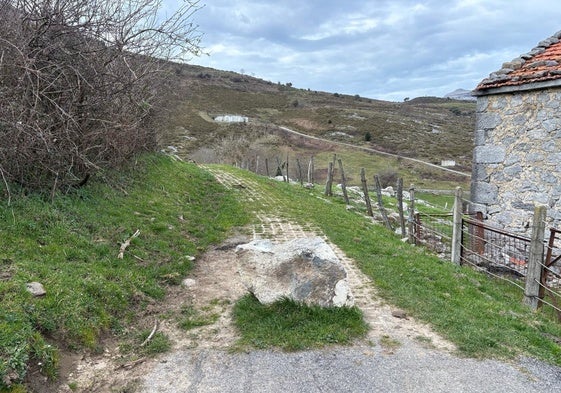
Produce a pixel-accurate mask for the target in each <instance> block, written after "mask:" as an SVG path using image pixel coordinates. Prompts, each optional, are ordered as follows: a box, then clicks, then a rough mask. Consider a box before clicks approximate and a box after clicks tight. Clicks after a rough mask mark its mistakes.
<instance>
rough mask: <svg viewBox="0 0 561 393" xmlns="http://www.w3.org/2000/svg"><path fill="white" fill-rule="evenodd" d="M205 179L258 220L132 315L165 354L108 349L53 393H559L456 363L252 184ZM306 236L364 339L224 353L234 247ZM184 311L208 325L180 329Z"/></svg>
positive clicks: (238, 291)
mask: <svg viewBox="0 0 561 393" xmlns="http://www.w3.org/2000/svg"><path fill="white" fill-rule="evenodd" d="M210 170H211V171H212V172H213V173H214V175H215V176H216V177H217V179H218V180H219V181H220V182H221V183H223V184H224V185H225V186H226V187H229V188H231V189H232V190H236V192H238V194H239V195H238V196H239V198H244V199H245V200H248V201H250V202H251V206H252V207H253V209H254V212H255V214H256V220H255V221H254V222H253V223H252V224H251V225H249V226H247V227H246V228H243V229H240V231H239V233H237V234H233V235H232V236H231V237H230V239H228V240H227V241H226V242H224V243H223V244H221V245H219V246H217V247H215V248H214V249H211V250H209V251H208V252H206V253H205V254H204V255H203V256H201V257H200V258H199V259H197V260H196V261H195V267H194V269H193V271H192V272H191V273H190V274H189V276H188V278H187V279H186V280H185V281H184V285H181V286H175V287H171V288H170V291H169V294H168V296H167V297H166V299H165V301H164V302H158V303H157V304H156V303H155V304H154V305H153V306H152V307H150V306H149V307H148V308H147V310H146V313H145V315H142V316H140V321H139V324H140V325H142V324H144V325H145V327H146V328H150V326H151V325H152V324H153V322H154V320H155V319H159V320H160V325H159V331H160V332H162V333H164V334H165V335H167V336H168V337H169V338H170V340H171V342H172V349H171V351H169V352H168V353H166V354H163V355H161V356H157V357H155V358H146V359H140V361H138V362H134V361H132V362H131V361H126V362H125V361H124V360H123V357H122V355H121V354H120V352H119V349H118V347H116V346H115V345H113V346H111V345H109V346H107V350H106V351H105V353H103V354H100V355H95V356H91V355H90V356H84V357H82V358H80V359H73V360H74V363H75V364H76V362H77V367H76V368H75V370H73V371H72V373H70V374H69V375H68V378H67V381H66V382H65V383H64V384H63V385H62V386H61V387H60V389H59V391H61V392H67V393H70V392H93V393H98V392H99V393H101V392H143V393H153V392H210V391H213V392H244V393H246V392H247V393H254V392H291V391H302V392H339V391H356V392H359V391H364V392H370V391H383V392H427V391H434V392H436V391H439V392H458V393H459V392H462V393H465V392H474V393H475V392H480V391H489V392H499V391H509V392H520V393H522V392H524V393H529V392H540V393H541V392H549V391H556V389H561V370H558V369H557V368H552V367H549V366H547V365H544V364H543V363H539V362H535V361H531V360H522V362H520V363H519V364H516V365H510V364H505V363H500V362H496V361H478V360H474V359H461V358H457V357H455V356H454V355H453V352H452V350H453V349H454V346H453V345H452V344H451V343H449V342H447V341H445V340H443V339H442V338H441V337H439V336H438V335H437V334H435V333H434V332H432V331H431V329H430V328H429V327H428V326H427V325H424V324H421V323H419V322H417V321H415V320H414V319H413V318H400V317H402V316H403V315H399V313H396V311H398V310H395V309H394V308H392V307H391V306H390V305H388V304H385V303H384V302H383V301H382V300H381V299H380V298H379V297H378V295H377V293H376V289H375V287H374V285H373V283H372V282H371V280H370V279H369V278H368V277H366V276H365V275H364V274H362V272H361V271H360V270H359V269H358V268H357V267H356V265H355V263H354V261H352V260H351V259H349V258H347V257H346V256H345V255H344V253H343V252H342V251H341V250H340V249H339V248H338V247H337V246H336V245H334V244H332V243H330V242H329V240H328V239H326V236H325V235H324V234H323V233H322V232H321V230H319V228H316V227H313V226H311V225H304V226H302V225H298V224H297V223H295V222H292V221H290V220H286V219H283V218H281V217H280V216H281V214H278V215H276V216H275V215H271V214H270V213H267V212H270V211H272V209H271V206H274V207H275V208H276V209H278V210H277V211H279V212H282V211H283V208H285V207H286V206H283V203H282V201H281V200H277V199H275V198H274V197H271V196H267V195H263V194H261V193H260V191H259V187H258V185H257V184H254V183H252V182H251V181H248V180H245V179H240V178H237V177H236V176H234V175H232V174H230V173H229V172H223V171H220V170H218V169H216V168H212V169H210ZM306 236H320V237H322V238H324V239H325V240H326V241H327V242H328V243H329V244H330V245H331V247H332V248H333V250H334V251H335V253H336V254H337V255H338V257H339V258H340V260H341V261H342V263H343V264H344V265H345V267H346V269H347V272H348V278H349V284H350V286H351V289H352V292H353V295H354V297H355V303H356V305H357V306H358V307H359V308H360V309H361V310H362V311H363V313H364V318H365V320H366V322H367V323H368V324H369V325H370V328H371V329H370V331H369V333H368V337H366V338H365V339H364V340H360V341H358V342H356V343H355V345H353V346H349V347H339V346H336V347H332V348H326V349H323V350H314V351H305V352H297V353H282V352H278V351H250V352H243V353H229V349H231V348H232V346H233V345H234V344H235V342H236V338H237V337H236V332H235V330H234V328H233V326H232V323H231V311H232V308H233V305H234V303H235V302H236V300H237V299H239V298H240V297H241V296H243V295H244V293H245V289H244V288H243V286H242V285H241V283H240V281H239V280H238V279H237V275H238V274H237V262H236V255H235V247H236V245H238V244H242V243H246V242H249V241H251V240H254V239H259V238H271V239H274V241H277V242H283V241H287V240H291V239H294V238H297V237H306ZM186 310H189V311H190V312H192V313H194V314H193V315H196V316H197V317H201V318H203V319H205V320H207V321H208V324H206V325H204V326H200V327H196V328H192V329H188V330H186V329H182V328H181V327H180V322H181V319H182V318H183V317H184V316H185V311H186ZM394 315H397V316H394ZM388 343H389V345H388ZM548 367H549V368H548ZM68 384H72V387H73V389H70V387H69V386H68ZM552 389H553V390H552Z"/></svg>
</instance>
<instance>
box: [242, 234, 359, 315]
mask: <svg viewBox="0 0 561 393" xmlns="http://www.w3.org/2000/svg"><path fill="white" fill-rule="evenodd" d="M236 253H237V256H238V271H239V274H240V277H241V280H242V282H243V284H244V285H245V286H246V288H247V289H248V290H249V291H250V292H251V293H253V294H254V295H255V297H256V298H257V299H258V300H259V301H260V302H261V303H263V304H270V303H273V302H275V301H277V300H280V299H282V298H289V299H292V300H295V301H297V302H302V303H305V304H308V305H319V306H322V307H332V306H334V307H342V306H352V305H353V304H354V299H353V296H352V293H351V290H350V288H349V285H348V281H347V272H346V271H345V268H344V267H343V265H342V264H341V262H340V261H339V259H338V258H337V256H336V255H335V253H334V252H333V250H332V249H331V247H330V246H329V245H328V244H327V243H326V242H325V241H324V240H323V239H321V238H319V237H315V238H300V239H295V240H292V241H289V242H286V243H282V244H273V243H272V242H271V241H270V240H255V241H252V242H250V243H247V244H242V245H239V246H237V248H236Z"/></svg>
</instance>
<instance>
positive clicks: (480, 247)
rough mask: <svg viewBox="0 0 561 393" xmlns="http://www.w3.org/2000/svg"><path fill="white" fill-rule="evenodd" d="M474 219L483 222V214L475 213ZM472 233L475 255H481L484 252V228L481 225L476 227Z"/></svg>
mask: <svg viewBox="0 0 561 393" xmlns="http://www.w3.org/2000/svg"><path fill="white" fill-rule="evenodd" d="M475 219H476V220H477V221H481V222H483V212H476V213H475ZM473 232H474V233H473V235H474V237H475V239H474V240H473V241H474V242H475V243H474V249H475V252H476V253H477V255H483V253H484V252H485V228H484V227H483V226H482V225H477V226H476V227H475V229H474V231H473Z"/></svg>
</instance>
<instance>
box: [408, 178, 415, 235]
mask: <svg viewBox="0 0 561 393" xmlns="http://www.w3.org/2000/svg"><path fill="white" fill-rule="evenodd" d="M409 243H411V244H415V187H414V186H413V184H411V187H409Z"/></svg>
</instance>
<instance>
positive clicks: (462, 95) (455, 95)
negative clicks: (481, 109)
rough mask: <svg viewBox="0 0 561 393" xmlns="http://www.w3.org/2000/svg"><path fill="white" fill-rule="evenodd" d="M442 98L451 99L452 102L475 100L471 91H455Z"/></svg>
mask: <svg viewBox="0 0 561 393" xmlns="http://www.w3.org/2000/svg"><path fill="white" fill-rule="evenodd" d="M444 98H452V99H454V100H463V101H475V100H476V98H475V97H474V96H473V95H472V92H471V90H466V89H456V90H454V91H453V92H450V93H448V94H445V95H444Z"/></svg>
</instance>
